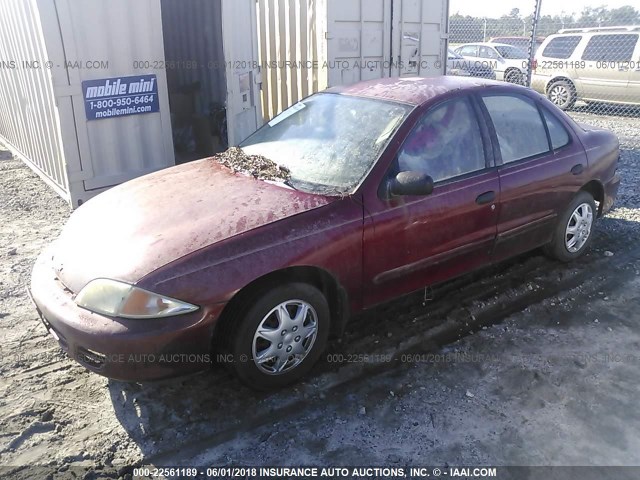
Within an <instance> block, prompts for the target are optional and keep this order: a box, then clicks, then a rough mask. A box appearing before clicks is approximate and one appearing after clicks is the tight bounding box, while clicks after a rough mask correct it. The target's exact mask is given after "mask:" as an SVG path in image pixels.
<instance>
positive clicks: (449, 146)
mask: <svg viewBox="0 0 640 480" xmlns="http://www.w3.org/2000/svg"><path fill="white" fill-rule="evenodd" d="M398 167H399V169H400V170H399V171H400V172H407V171H411V172H421V173H426V174H427V175H430V176H431V177H432V178H433V180H434V181H435V182H439V181H441V180H446V179H448V178H453V177H457V176H459V175H464V174H466V173H471V172H476V171H478V170H482V169H484V168H485V158H484V148H483V143H482V135H481V133H480V127H479V126H478V122H477V121H476V116H475V114H474V111H473V108H472V107H471V105H470V104H469V101H468V100H466V99H459V100H452V101H449V102H446V103H444V104H443V105H440V106H438V107H436V108H435V109H433V110H430V111H429V112H427V113H426V114H425V115H424V116H423V117H422V118H421V119H420V120H418V123H417V125H416V126H415V128H414V129H413V131H412V132H411V134H410V135H409V137H408V138H407V140H406V141H405V143H404V145H403V146H402V149H401V151H400V154H399V155H398Z"/></svg>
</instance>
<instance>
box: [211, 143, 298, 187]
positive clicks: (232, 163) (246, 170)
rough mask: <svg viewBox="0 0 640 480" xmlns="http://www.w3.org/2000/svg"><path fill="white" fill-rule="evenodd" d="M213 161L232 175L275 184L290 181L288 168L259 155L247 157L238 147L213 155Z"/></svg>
mask: <svg viewBox="0 0 640 480" xmlns="http://www.w3.org/2000/svg"><path fill="white" fill-rule="evenodd" d="M213 159H214V160H216V161H217V162H219V163H221V164H222V165H224V166H225V167H227V168H230V169H231V170H233V171H234V173H243V174H245V175H250V176H252V177H255V178H257V179H258V180H271V181H275V182H278V181H280V182H282V181H285V182H286V181H288V180H291V172H290V171H289V169H288V168H285V167H282V166H280V165H278V164H277V163H276V162H274V161H273V160H269V159H268V158H266V157H263V156H261V155H247V154H246V153H245V152H243V151H242V149H241V148H238V147H231V148H229V149H228V150H227V151H226V152H223V153H219V154H218V155H215V156H214V157H213Z"/></svg>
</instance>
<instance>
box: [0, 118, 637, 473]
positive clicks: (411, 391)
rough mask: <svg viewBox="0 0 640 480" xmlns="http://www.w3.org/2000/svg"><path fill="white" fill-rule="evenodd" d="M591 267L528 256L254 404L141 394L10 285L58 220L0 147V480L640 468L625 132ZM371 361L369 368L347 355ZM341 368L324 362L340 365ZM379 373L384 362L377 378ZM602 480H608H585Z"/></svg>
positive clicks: (459, 284) (28, 174) (364, 333)
mask: <svg viewBox="0 0 640 480" xmlns="http://www.w3.org/2000/svg"><path fill="white" fill-rule="evenodd" d="M573 115H574V116H575V117H576V118H577V119H578V120H579V121H583V122H586V123H593V124H597V125H601V126H605V127H608V128H610V129H612V130H614V131H615V132H616V133H617V134H618V135H619V136H620V138H621V141H622V146H623V155H622V162H621V173H622V175H623V178H624V183H623V185H622V187H621V190H620V196H619V202H618V207H617V208H616V209H615V211H613V212H612V213H611V214H610V215H609V216H608V217H607V218H606V219H604V220H602V221H601V222H600V223H599V225H598V229H597V237H596V240H595V242H594V247H593V250H592V252H591V253H590V254H589V255H588V256H586V257H584V258H582V259H580V260H579V261H577V262H575V263H574V264H571V265H561V264H558V263H555V262H552V261H550V260H547V259H546V258H544V257H542V256H541V255H540V254H539V252H533V253H531V254H527V255H524V256H522V257H519V258H517V259H514V260H511V261H509V262H506V263H504V264H501V265H498V266H495V267H491V268H489V269H487V270H485V271H483V272H480V273H478V274H474V275H471V276H467V277H463V278H461V279H458V280H456V281H454V282H450V283H448V284H446V285H443V286H441V287H439V288H438V289H437V290H435V291H434V292H433V299H432V300H429V301H427V302H425V301H424V298H423V295H421V294H415V295H410V296H408V297H405V298H403V299H399V300H397V301H394V302H392V303H390V304H388V305H384V306H383V307H380V308H378V309H376V310H373V311H370V312H367V313H366V314H364V315H362V316H360V317H358V318H356V319H354V320H353V321H352V323H351V324H350V326H349V328H348V331H347V333H346V336H345V338H344V339H342V340H341V341H335V342H333V343H332V344H331V345H330V347H329V351H328V353H327V356H326V357H325V360H324V361H322V362H321V363H320V364H319V365H318V367H317V368H316V369H315V370H314V372H313V374H312V375H311V376H310V378H309V379H308V380H307V381H306V382H304V383H302V384H300V385H297V386H295V387H293V388H291V389H289V390H287V391H283V392H278V393H273V394H257V393H254V392H251V391H249V390H247V389H245V388H244V387H243V386H241V385H240V384H239V383H238V382H236V381H235V380H234V379H232V378H230V377H229V376H228V375H227V374H226V373H225V372H224V371H221V370H220V369H214V370H213V371H211V372H205V373H203V374H199V375H195V376H191V377H187V378H182V379H177V380H172V381H166V382H158V383H152V384H142V385H141V384H124V383H120V382H115V381H109V380H106V379H104V378H101V377H99V376H97V375H93V374H90V373H88V372H86V371H85V370H84V369H83V368H81V367H80V366H78V365H76V364H75V363H74V362H73V361H71V360H69V359H67V358H66V357H65V356H64V355H63V354H61V353H60V351H59V349H58V347H57V345H56V344H55V342H54V341H53V340H52V339H51V338H50V337H49V336H48V335H47V334H46V332H44V331H43V328H42V326H41V324H40V323H39V321H38V320H37V317H36V314H35V312H34V310H33V308H32V307H31V305H30V303H29V300H28V298H27V296H26V295H25V293H24V287H25V286H26V285H27V284H28V280H29V275H30V269H31V266H32V264H33V262H34V260H35V257H36V255H37V254H38V253H39V252H40V251H41V250H42V249H43V248H44V246H45V245H47V244H48V243H49V242H50V241H51V240H53V239H54V238H55V237H56V236H57V234H58V232H59V230H60V228H61V227H62V225H63V224H64V222H65V220H66V219H67V218H68V215H69V210H68V207H67V206H66V204H64V203H63V202H62V201H61V200H60V199H59V198H58V197H56V196H55V194H54V193H52V191H51V190H50V189H49V188H48V187H46V186H45V185H44V183H43V182H41V181H40V180H39V179H38V178H37V177H36V176H35V175H34V174H33V172H32V171H31V170H29V169H28V168H26V167H25V166H24V165H23V164H22V163H21V162H20V161H18V160H16V159H12V157H11V156H10V155H9V154H8V153H7V152H3V151H1V150H0V172H1V177H0V215H1V219H2V222H0V292H1V294H0V329H1V331H2V339H3V342H2V343H1V344H0V373H1V374H2V375H1V377H0V466H3V467H11V468H10V469H6V468H5V470H2V471H0V475H2V474H5V476H8V477H15V478H33V477H34V475H33V471H32V470H30V469H28V468H23V467H21V466H23V465H40V466H42V467H43V468H44V469H45V471H46V472H49V473H54V472H61V471H62V472H65V471H66V472H70V471H71V470H67V469H68V468H69V466H70V465H71V466H72V468H73V467H91V468H93V469H98V472H99V474H98V476H99V477H100V478H118V477H120V476H123V475H125V474H126V472H127V471H128V470H127V469H124V470H123V469H122V468H123V467H125V466H130V465H132V464H137V463H144V464H153V465H175V464H182V465H189V464H193V463H195V464H198V465H202V466H210V465H247V464H248V465H268V464H272V465H282V464H286V465H299V464H323V465H324V464H334V465H363V464H372V465H396V466H399V465H408V464H411V465H416V464H419V465H428V464H430V465H443V466H444V465H481V464H490V465H639V464H640V435H639V434H638V432H639V431H640V413H639V411H638V409H637V398H638V393H640V392H639V387H638V385H640V368H638V366H639V364H640V325H639V322H638V320H640V319H639V318H638V313H637V312H638V306H639V305H640V289H639V288H638V287H639V286H640V245H639V244H638V242H637V239H638V236H639V235H640V188H638V187H639V186H640V185H639V180H638V179H640V139H639V138H638V135H639V132H640V119H638V118H623V117H596V116H594V115H591V114H589V113H584V112H577V113H574V114H573ZM365 354H366V355H369V358H368V361H367V360H366V359H363V358H362V355H365ZM340 360H342V361H340ZM387 360H388V361H387ZM602 478H616V479H617V478H621V476H620V475H617V476H616V474H609V475H608V476H607V474H606V473H605V474H603V475H602Z"/></svg>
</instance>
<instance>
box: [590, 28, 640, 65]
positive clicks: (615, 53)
mask: <svg viewBox="0 0 640 480" xmlns="http://www.w3.org/2000/svg"><path fill="white" fill-rule="evenodd" d="M636 43H638V35H633V34H630V35H595V36H593V37H591V39H590V40H589V43H587V46H586V47H585V49H584V53H583V54H582V60H592V61H599V60H602V61H606V62H625V61H628V60H631V57H632V56H633V50H634V49H635V48H636Z"/></svg>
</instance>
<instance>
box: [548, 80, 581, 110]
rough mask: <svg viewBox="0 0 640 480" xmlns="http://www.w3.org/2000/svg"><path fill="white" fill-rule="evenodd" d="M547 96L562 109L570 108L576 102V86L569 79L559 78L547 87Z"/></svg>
mask: <svg viewBox="0 0 640 480" xmlns="http://www.w3.org/2000/svg"><path fill="white" fill-rule="evenodd" d="M547 98H548V99H549V100H550V101H551V103H553V104H554V105H555V106H556V107H558V108H559V109H560V110H569V109H571V108H573V106H574V105H575V103H576V100H577V96H576V87H575V86H574V85H573V83H571V82H570V81H568V80H558V81H555V82H553V83H552V84H551V85H549V88H547Z"/></svg>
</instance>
